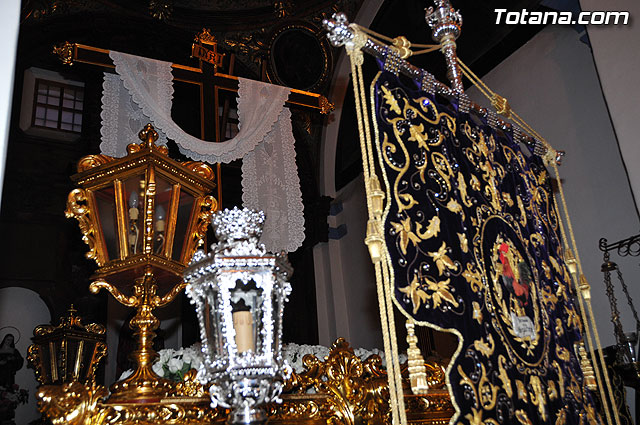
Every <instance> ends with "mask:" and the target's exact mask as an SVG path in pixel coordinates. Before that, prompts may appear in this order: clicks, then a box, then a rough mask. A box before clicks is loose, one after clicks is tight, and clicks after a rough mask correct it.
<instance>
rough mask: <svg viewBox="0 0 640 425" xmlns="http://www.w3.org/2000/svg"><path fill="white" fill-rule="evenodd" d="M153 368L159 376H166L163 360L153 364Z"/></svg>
mask: <svg viewBox="0 0 640 425" xmlns="http://www.w3.org/2000/svg"><path fill="white" fill-rule="evenodd" d="M151 369H153V371H154V372H155V373H156V374H157V375H158V376H159V377H163V376H164V369H163V368H162V363H161V362H159V361H158V362H155V363H154V364H153V366H151Z"/></svg>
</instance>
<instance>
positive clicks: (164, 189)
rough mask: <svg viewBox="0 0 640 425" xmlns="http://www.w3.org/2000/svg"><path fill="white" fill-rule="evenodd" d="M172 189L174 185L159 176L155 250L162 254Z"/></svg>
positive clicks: (157, 181)
mask: <svg viewBox="0 0 640 425" xmlns="http://www.w3.org/2000/svg"><path fill="white" fill-rule="evenodd" d="M172 189H173V186H172V185H171V184H170V183H169V182H168V181H167V180H165V179H164V178H162V177H160V176H158V178H157V180H156V199H155V204H154V206H155V211H154V214H153V230H154V235H153V252H154V253H156V254H158V255H162V253H163V252H164V242H165V240H166V234H165V231H166V229H167V214H168V213H169V205H170V204H171V194H172Z"/></svg>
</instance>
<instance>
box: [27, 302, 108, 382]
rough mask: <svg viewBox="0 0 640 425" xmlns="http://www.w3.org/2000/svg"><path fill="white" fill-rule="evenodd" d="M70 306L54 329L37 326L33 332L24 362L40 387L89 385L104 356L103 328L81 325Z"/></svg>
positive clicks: (52, 327)
mask: <svg viewBox="0 0 640 425" xmlns="http://www.w3.org/2000/svg"><path fill="white" fill-rule="evenodd" d="M76 313H77V311H76V309H74V308H73V305H71V307H70V308H69V311H68V312H67V316H65V317H61V318H60V324H59V325H58V326H51V325H39V326H37V327H36V328H35V329H34V331H33V338H32V340H33V344H31V345H30V346H29V354H28V356H27V360H28V361H29V363H30V365H31V367H33V368H34V370H35V373H36V379H37V380H38V382H39V383H40V384H41V385H50V384H62V383H68V382H81V383H83V384H90V383H91V382H93V380H94V374H95V371H96V368H97V367H98V364H99V363H100V360H101V359H102V358H103V357H104V355H105V354H106V353H107V344H106V342H105V339H106V334H105V328H104V326H102V325H98V324H95V323H91V324H89V325H86V326H85V325H83V324H82V321H81V319H80V317H79V316H78V315H77V314H76Z"/></svg>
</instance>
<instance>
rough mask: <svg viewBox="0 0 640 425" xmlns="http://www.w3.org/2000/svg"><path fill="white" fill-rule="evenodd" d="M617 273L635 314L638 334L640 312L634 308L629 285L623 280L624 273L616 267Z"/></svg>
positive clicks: (628, 302)
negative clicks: (639, 313)
mask: <svg viewBox="0 0 640 425" xmlns="http://www.w3.org/2000/svg"><path fill="white" fill-rule="evenodd" d="M616 272H618V280H620V284H621V285H622V290H623V291H624V294H625V295H626V296H627V304H629V307H630V308H631V312H632V313H633V318H634V319H636V332H637V331H638V330H639V329H640V319H638V312H637V311H636V308H635V307H634V306H633V299H632V298H631V295H630V294H629V288H627V284H626V283H625V282H624V280H623V279H622V273H621V272H620V268H618V267H617V266H616Z"/></svg>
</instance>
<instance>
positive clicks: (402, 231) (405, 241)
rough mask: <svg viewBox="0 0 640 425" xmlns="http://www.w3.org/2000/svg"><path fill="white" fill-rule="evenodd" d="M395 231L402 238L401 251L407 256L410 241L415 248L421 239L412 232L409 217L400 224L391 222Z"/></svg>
mask: <svg viewBox="0 0 640 425" xmlns="http://www.w3.org/2000/svg"><path fill="white" fill-rule="evenodd" d="M391 226H392V227H393V230H395V232H396V233H397V234H398V235H399V236H400V250H401V251H402V253H403V254H404V255H407V246H409V241H411V243H412V244H413V245H414V246H415V245H417V244H418V243H419V242H420V238H419V237H418V235H416V234H415V233H414V232H413V230H411V219H410V218H409V217H407V218H405V219H402V220H400V223H394V222H391Z"/></svg>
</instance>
